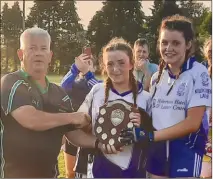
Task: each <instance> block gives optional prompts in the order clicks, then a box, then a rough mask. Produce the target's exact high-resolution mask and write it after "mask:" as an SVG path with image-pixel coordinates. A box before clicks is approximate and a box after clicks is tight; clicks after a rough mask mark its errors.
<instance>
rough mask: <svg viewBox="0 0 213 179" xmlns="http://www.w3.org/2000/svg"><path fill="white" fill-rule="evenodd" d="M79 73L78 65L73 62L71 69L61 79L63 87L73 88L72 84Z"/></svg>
mask: <svg viewBox="0 0 213 179" xmlns="http://www.w3.org/2000/svg"><path fill="white" fill-rule="evenodd" d="M78 74H79V70H78V69H77V67H76V65H75V64H73V65H72V67H71V69H70V71H69V72H68V73H67V74H66V75H65V76H64V77H63V79H62V81H61V87H62V88H64V89H72V85H73V83H74V82H75V79H76V77H77V76H78Z"/></svg>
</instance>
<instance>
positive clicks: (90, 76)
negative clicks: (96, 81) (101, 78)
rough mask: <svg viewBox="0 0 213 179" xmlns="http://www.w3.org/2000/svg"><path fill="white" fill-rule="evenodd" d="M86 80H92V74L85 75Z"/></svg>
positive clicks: (89, 72)
mask: <svg viewBox="0 0 213 179" xmlns="http://www.w3.org/2000/svg"><path fill="white" fill-rule="evenodd" d="M84 76H85V78H86V80H87V81H88V80H90V79H91V78H94V74H93V73H92V72H91V71H88V72H87V73H86V74H85V75H84Z"/></svg>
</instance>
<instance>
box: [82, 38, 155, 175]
mask: <svg viewBox="0 0 213 179" xmlns="http://www.w3.org/2000/svg"><path fill="white" fill-rule="evenodd" d="M100 65H101V67H102V70H103V73H105V74H106V79H105V83H99V84H96V85H95V86H94V87H93V88H92V90H91V91H90V93H89V94H88V95H87V97H86V99H85V101H84V103H83V104H82V105H81V107H80V108H79V111H88V109H89V108H90V109H92V111H91V115H92V126H93V132H94V125H95V123H96V121H97V120H98V118H97V117H98V114H99V109H100V107H101V106H103V105H104V104H105V103H107V102H108V101H113V100H116V99H123V100H125V101H126V102H129V103H132V104H134V106H135V107H138V108H142V109H144V110H145V111H146V110H147V108H148V102H149V101H150V99H151V95H150V94H149V93H148V92H146V91H144V90H143V89H142V85H141V84H138V83H137V82H136V80H135V78H134V75H133V69H134V68H133V67H134V58H133V51H132V48H131V46H130V45H129V44H128V43H127V42H126V41H125V40H123V39H122V38H114V39H112V40H111V41H110V42H109V43H108V44H107V45H106V46H105V47H104V48H103V54H102V61H101V63H100ZM130 114H131V113H130ZM107 120H108V119H107ZM109 120H110V119H109ZM130 121H132V123H133V124H134V126H136V127H139V126H140V124H141V116H140V113H139V112H132V114H131V115H130ZM109 130H111V129H109ZM106 148H107V150H108V153H109V154H106V153H102V152H99V153H98V154H97V155H95V157H94V163H93V168H92V173H93V176H94V177H95V178H144V177H145V176H146V175H145V170H143V171H142V170H140V158H141V156H142V155H144V154H142V147H141V145H137V144H131V145H128V146H123V147H122V150H121V151H120V152H119V153H116V152H117V151H116V150H115V148H114V146H110V145H107V146H106ZM115 153H116V154H115Z"/></svg>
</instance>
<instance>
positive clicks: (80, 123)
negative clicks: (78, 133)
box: [69, 112, 92, 129]
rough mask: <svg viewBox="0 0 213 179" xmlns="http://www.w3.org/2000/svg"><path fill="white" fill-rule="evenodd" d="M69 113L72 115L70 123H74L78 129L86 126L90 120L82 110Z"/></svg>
mask: <svg viewBox="0 0 213 179" xmlns="http://www.w3.org/2000/svg"><path fill="white" fill-rule="evenodd" d="M69 114H70V115H72V117H71V118H72V119H71V121H70V124H73V125H75V126H76V128H78V129H81V128H84V127H86V126H88V125H89V124H90V123H91V121H92V119H91V118H90V116H89V115H88V114H86V113H84V112H75V113H69ZM73 115H75V116H76V117H73Z"/></svg>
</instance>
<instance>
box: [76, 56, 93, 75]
mask: <svg viewBox="0 0 213 179" xmlns="http://www.w3.org/2000/svg"><path fill="white" fill-rule="evenodd" d="M88 61H91V59H90V56H88V55H87V54H81V55H79V56H78V57H77V58H75V65H76V67H77V68H78V70H79V71H80V72H81V73H83V74H84V75H85V74H86V73H87V72H88V71H89V70H90V65H89V62H88Z"/></svg>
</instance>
